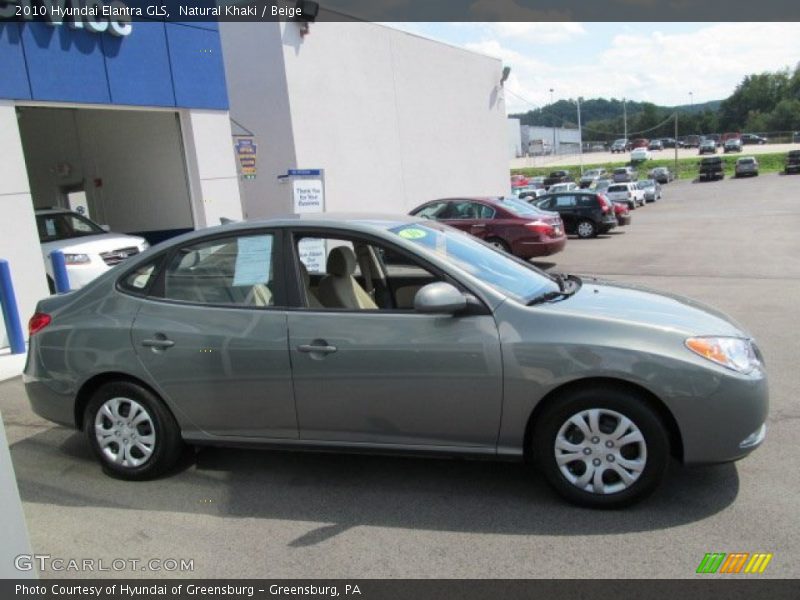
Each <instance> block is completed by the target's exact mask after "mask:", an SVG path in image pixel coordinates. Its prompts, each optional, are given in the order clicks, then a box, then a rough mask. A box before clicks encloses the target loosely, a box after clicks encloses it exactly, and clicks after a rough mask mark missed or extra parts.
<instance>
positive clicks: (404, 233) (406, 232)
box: [397, 228, 428, 240]
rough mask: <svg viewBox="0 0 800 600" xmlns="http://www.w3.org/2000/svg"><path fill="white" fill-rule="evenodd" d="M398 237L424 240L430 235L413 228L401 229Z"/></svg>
mask: <svg viewBox="0 0 800 600" xmlns="http://www.w3.org/2000/svg"><path fill="white" fill-rule="evenodd" d="M397 235H399V236H400V237H401V238H405V239H407V240H418V239H420V238H424V237H425V236H426V235H428V234H427V233H425V231H423V230H422V229H415V228H411V229H401V230H400V231H398V232H397Z"/></svg>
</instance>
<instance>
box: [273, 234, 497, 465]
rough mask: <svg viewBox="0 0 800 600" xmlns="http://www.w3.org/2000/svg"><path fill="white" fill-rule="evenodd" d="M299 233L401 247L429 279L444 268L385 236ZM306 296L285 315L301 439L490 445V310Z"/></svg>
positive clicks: (335, 242)
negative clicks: (426, 308) (347, 302)
mask: <svg viewBox="0 0 800 600" xmlns="http://www.w3.org/2000/svg"><path fill="white" fill-rule="evenodd" d="M297 235H298V238H299V236H300V235H301V234H300V232H298V234H297ZM302 235H305V236H310V237H314V238H318V239H319V238H321V239H326V247H328V248H334V249H335V248H338V247H339V246H341V245H342V244H343V243H352V244H353V245H354V247H355V248H358V247H359V245H361V244H365V243H368V244H370V245H371V246H372V247H373V248H374V249H375V252H374V255H375V256H386V255H388V254H399V255H402V256H404V261H402V262H401V263H400V264H398V265H397V266H398V267H399V268H400V271H401V272H403V273H406V274H407V273H409V267H413V268H414V269H415V270H416V271H417V275H416V279H417V280H419V279H420V278H421V277H422V275H421V274H420V273H419V272H420V271H421V272H423V273H427V274H428V281H430V282H433V281H436V280H440V279H441V278H442V275H441V274H440V273H435V272H434V271H432V270H431V269H430V268H429V267H428V266H426V265H425V264H424V263H420V261H419V260H417V259H415V257H414V256H412V255H409V254H408V253H407V252H404V251H402V250H398V249H397V248H395V247H393V246H391V245H388V244H379V243H377V242H376V241H374V240H366V241H365V240H363V239H358V238H357V237H355V238H351V237H348V238H347V239H346V240H345V239H338V238H337V236H336V235H333V234H331V233H325V232H323V231H304V232H303V234H302ZM298 241H299V239H295V241H294V244H293V246H292V247H293V248H296V245H297V242H298ZM409 263H413V264H412V265H410V264H409ZM296 269H297V267H296ZM385 272H386V274H387V277H388V278H389V280H390V281H389V288H390V289H396V288H397V286H395V285H393V284H392V283H391V278H392V272H391V270H385ZM327 276H329V277H330V276H332V275H331V274H328V275H327ZM289 279H291V277H287V280H289ZM295 279H299V277H298V276H297V275H295ZM404 281H406V280H404ZM299 297H303V294H300V295H299ZM398 304H404V303H398ZM307 306H308V303H302V305H301V306H299V307H298V309H297V310H295V311H292V312H290V313H289V315H288V326H289V351H290V355H291V360H292V370H293V377H294V393H295V399H296V405H297V418H298V426H299V430H300V438H301V439H302V440H308V441H339V442H352V443H370V444H391V445H403V446H437V447H442V446H468V447H473V448H476V449H479V450H481V451H491V450H493V449H494V448H495V446H496V443H497V435H498V431H499V426H500V416H501V403H502V362H501V356H500V342H499V335H498V330H497V326H496V324H495V321H494V318H493V317H492V315H491V314H489V312H488V310H487V311H485V312H484V314H472V315H462V316H453V315H432V314H421V313H417V312H415V311H414V310H413V308H408V309H397V308H394V307H393V306H392V303H391V302H388V303H387V304H386V305H384V306H377V308H374V309H349V308H336V307H322V308H320V307H317V308H308V307H307Z"/></svg>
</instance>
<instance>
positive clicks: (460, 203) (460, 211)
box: [442, 200, 494, 239]
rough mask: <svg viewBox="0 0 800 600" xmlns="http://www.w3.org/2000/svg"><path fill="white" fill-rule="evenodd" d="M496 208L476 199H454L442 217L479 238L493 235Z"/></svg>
mask: <svg viewBox="0 0 800 600" xmlns="http://www.w3.org/2000/svg"><path fill="white" fill-rule="evenodd" d="M493 217H494V210H493V209H492V208H491V207H490V206H488V205H486V204H483V203H482V202H476V201H474V200H453V201H452V202H451V204H450V208H449V210H448V211H447V213H446V214H445V217H444V218H443V219H442V220H443V221H444V222H445V223H447V224H448V225H450V226H451V227H455V228H457V229H460V230H461V231H466V232H467V233H469V234H470V235H474V236H475V237H477V238H481V239H486V238H488V237H491V236H492V233H493V225H494V223H493V222H492V218H493Z"/></svg>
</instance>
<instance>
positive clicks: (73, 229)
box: [36, 212, 105, 243]
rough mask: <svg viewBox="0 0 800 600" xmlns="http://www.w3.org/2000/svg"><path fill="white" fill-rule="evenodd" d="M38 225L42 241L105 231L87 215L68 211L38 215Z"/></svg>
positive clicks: (97, 233) (66, 238)
mask: <svg viewBox="0 0 800 600" xmlns="http://www.w3.org/2000/svg"><path fill="white" fill-rule="evenodd" d="M36 227H37V228H38V230H39V241H40V242H42V243H44V242H55V241H58V240H68V239H72V238H78V237H84V236H87V235H99V234H103V233H105V231H104V230H103V229H102V228H101V227H100V226H99V225H97V224H96V223H93V222H92V221H90V220H89V219H87V218H86V217H82V216H80V215H78V214H75V213H66V212H64V213H49V214H43V215H36Z"/></svg>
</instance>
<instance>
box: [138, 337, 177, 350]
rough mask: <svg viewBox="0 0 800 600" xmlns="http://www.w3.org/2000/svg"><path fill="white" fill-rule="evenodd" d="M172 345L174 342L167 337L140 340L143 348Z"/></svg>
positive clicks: (169, 346) (168, 346)
mask: <svg viewBox="0 0 800 600" xmlns="http://www.w3.org/2000/svg"><path fill="white" fill-rule="evenodd" d="M174 345H175V342H173V341H172V340H168V339H163V340H162V339H155V340H142V346H144V347H145V348H172V347H173V346H174Z"/></svg>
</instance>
